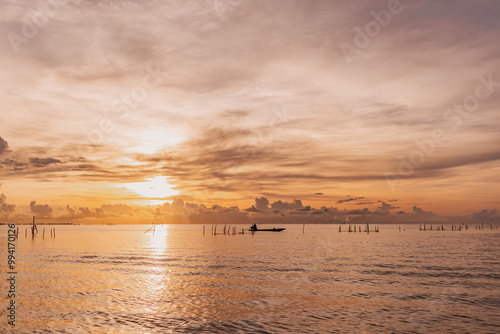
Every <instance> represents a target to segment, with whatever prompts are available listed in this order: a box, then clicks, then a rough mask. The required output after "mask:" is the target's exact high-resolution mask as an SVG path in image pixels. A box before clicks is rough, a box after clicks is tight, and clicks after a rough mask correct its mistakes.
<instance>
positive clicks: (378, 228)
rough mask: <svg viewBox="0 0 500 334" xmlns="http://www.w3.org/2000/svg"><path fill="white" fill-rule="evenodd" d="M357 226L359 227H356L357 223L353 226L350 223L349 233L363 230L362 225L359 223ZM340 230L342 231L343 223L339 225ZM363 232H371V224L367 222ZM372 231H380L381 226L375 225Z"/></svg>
mask: <svg viewBox="0 0 500 334" xmlns="http://www.w3.org/2000/svg"><path fill="white" fill-rule="evenodd" d="M353 227H354V228H353ZM357 227H358V228H356V225H354V226H353V225H351V224H349V228H348V229H347V232H349V233H351V232H357V231H358V232H361V225H358V226H357ZM340 232H342V225H339V233H340ZM362 232H366V233H370V224H366V226H365V227H364V229H363V231H362ZM371 232H380V227H379V226H375V227H374V229H373V230H372V231H371Z"/></svg>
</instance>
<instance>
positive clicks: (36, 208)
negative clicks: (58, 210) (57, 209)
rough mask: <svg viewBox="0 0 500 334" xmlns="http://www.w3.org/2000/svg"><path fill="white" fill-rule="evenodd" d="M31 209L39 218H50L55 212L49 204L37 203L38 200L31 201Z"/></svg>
mask: <svg viewBox="0 0 500 334" xmlns="http://www.w3.org/2000/svg"><path fill="white" fill-rule="evenodd" d="M30 209H31V212H32V213H33V214H34V215H35V216H37V217H38V218H50V217H51V216H52V212H54V210H52V208H51V207H50V206H49V205H48V204H36V201H32V202H31V203H30Z"/></svg>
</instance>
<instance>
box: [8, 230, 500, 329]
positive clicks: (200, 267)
mask: <svg viewBox="0 0 500 334" xmlns="http://www.w3.org/2000/svg"><path fill="white" fill-rule="evenodd" d="M148 227H149V226H138V225H118V226H57V230H58V234H57V238H56V239H51V238H47V237H46V238H45V239H42V238H39V237H37V238H35V239H34V240H31V238H24V236H23V235H22V236H21V237H20V238H19V239H18V241H17V255H18V271H19V281H18V290H19V295H18V296H17V298H16V302H17V303H18V305H19V308H18V316H17V322H18V325H17V326H16V333H32V332H36V331H37V330H39V331H42V330H44V331H45V332H54V333H56V332H57V333H62V332H67V333H88V332H95V333H131V332H133V333H152V332H157V333H165V332H173V333H183V332H185V333H192V332H206V333H235V332H236V333H238V332H241V333H248V332H261V333H276V332H284V333H285V332H300V333H317V332H333V333H337V332H367V333H372V332H391V331H393V332H446V331H448V332H464V331H468V332H475V333H477V332H495V331H498V330H500V327H499V326H500V321H499V319H498V313H499V311H500V284H499V283H500V274H499V273H500V261H499V255H500V238H499V236H500V233H498V230H493V231H461V232H451V231H440V232H437V231H427V232H421V231H418V227H415V226H410V227H407V231H405V232H398V229H397V226H382V227H381V232H380V233H370V234H369V235H368V234H365V233H338V226H332V225H328V226H327V225H311V226H307V228H306V231H305V233H304V234H302V226H297V225H296V226H293V225H291V226H287V230H286V231H284V232H281V233H267V234H266V233H264V232H260V233H256V234H254V235H252V234H250V233H246V234H244V235H234V236H233V235H231V236H224V235H217V236H212V235H209V233H207V234H206V235H205V236H203V235H202V233H201V231H202V226H200V225H170V226H157V227H156V229H155V231H154V232H153V231H149V232H147V233H144V231H145V230H146V229H147V228H148ZM208 230H210V226H208ZM0 232H1V233H3V234H1V235H2V236H5V235H6V228H5V226H2V227H1V229H0ZM0 240H2V245H1V247H3V248H2V249H5V247H4V246H5V245H4V244H5V242H6V241H5V238H2V239H0ZM5 258H6V257H5V256H3V257H2V259H1V261H5ZM0 265H2V266H3V267H5V266H6V264H5V263H3V262H2V263H1V264H0ZM0 288H1V289H2V291H6V290H5V283H3V282H2V285H1V286H0ZM1 301H2V303H3V304H6V303H7V299H6V298H5V296H3V297H2V299H1Z"/></svg>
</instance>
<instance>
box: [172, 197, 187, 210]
mask: <svg viewBox="0 0 500 334" xmlns="http://www.w3.org/2000/svg"><path fill="white" fill-rule="evenodd" d="M170 210H172V211H173V212H178V213H183V212H184V200H183V199H182V198H174V200H173V201H172V204H170Z"/></svg>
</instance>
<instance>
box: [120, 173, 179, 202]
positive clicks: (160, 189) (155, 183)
mask: <svg viewBox="0 0 500 334" xmlns="http://www.w3.org/2000/svg"><path fill="white" fill-rule="evenodd" d="M120 186H121V187H124V188H126V189H128V190H132V191H134V192H135V193H137V194H138V195H139V196H141V197H144V198H148V199H164V198H166V197H170V196H175V195H177V194H178V193H179V192H178V191H177V190H175V189H173V187H172V185H171V184H170V183H168V182H167V178H166V177H165V176H155V177H152V178H148V179H146V181H142V182H131V183H124V184H122V185H120ZM164 201H165V200H161V202H164Z"/></svg>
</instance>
